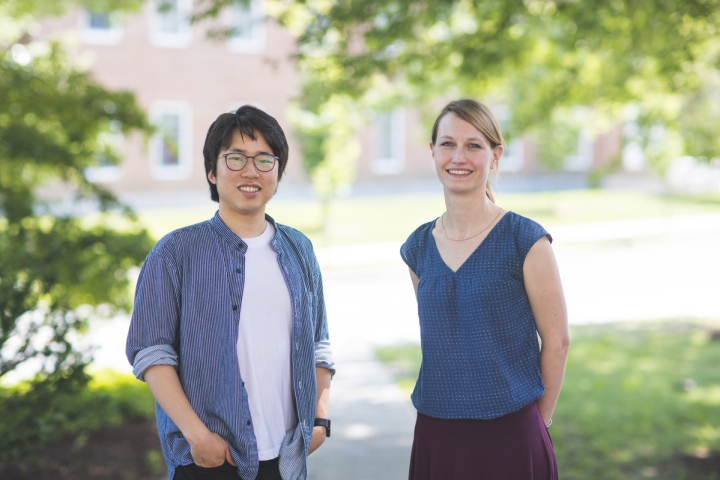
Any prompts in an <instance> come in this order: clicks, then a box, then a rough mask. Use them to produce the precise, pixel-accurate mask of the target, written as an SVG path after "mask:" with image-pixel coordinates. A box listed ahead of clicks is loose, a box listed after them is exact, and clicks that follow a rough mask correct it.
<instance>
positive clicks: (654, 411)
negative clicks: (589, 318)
mask: <svg viewBox="0 0 720 480" xmlns="http://www.w3.org/2000/svg"><path fill="white" fill-rule="evenodd" d="M572 335H573V344H572V346H571V349H570V355H569V358H568V366H567V373H566V376H565V384H564V386H563V391H562V394H561V397H560V401H559V404H558V407H557V410H556V412H555V416H554V419H553V426H552V427H551V433H552V436H553V441H554V445H555V451H556V455H557V460H558V466H559V469H560V474H561V478H563V479H588V480H590V479H592V480H602V479H607V480H611V479H612V480H615V479H619V478H623V479H643V478H658V479H678V480H679V479H693V480H705V479H720V367H719V366H720V334H718V333H715V335H712V334H711V332H710V331H709V330H708V329H707V328H704V327H701V326H698V325H692V324H687V323H681V322H677V323H676V322H661V323H656V324H648V323H640V324H614V325H602V326H582V327H574V328H572ZM376 353H377V357H378V358H379V359H380V360H381V361H382V362H384V363H385V364H387V365H388V366H390V368H391V369H393V370H394V371H395V373H396V376H397V378H398V381H399V383H400V385H401V386H403V387H404V388H405V389H407V390H408V392H409V391H410V390H411V389H412V386H413V384H414V379H415V377H416V375H417V369H418V368H419V362H420V358H421V356H420V349H419V346H417V345H405V346H400V347H383V348H379V349H377V351H376Z"/></svg>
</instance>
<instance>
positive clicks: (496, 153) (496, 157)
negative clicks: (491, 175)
mask: <svg viewBox="0 0 720 480" xmlns="http://www.w3.org/2000/svg"><path fill="white" fill-rule="evenodd" d="M504 151H505V148H504V147H503V146H502V145H498V146H497V147H495V148H493V161H492V164H491V166H490V168H493V167H497V164H498V163H500V157H502V154H503V152H504Z"/></svg>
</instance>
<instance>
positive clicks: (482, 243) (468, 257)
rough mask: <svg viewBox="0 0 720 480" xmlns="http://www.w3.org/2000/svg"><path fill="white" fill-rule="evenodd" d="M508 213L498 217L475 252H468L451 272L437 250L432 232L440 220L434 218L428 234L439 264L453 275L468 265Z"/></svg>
mask: <svg viewBox="0 0 720 480" xmlns="http://www.w3.org/2000/svg"><path fill="white" fill-rule="evenodd" d="M510 213H511V212H510V211H507V212H505V213H504V214H503V216H502V217H500V220H498V221H497V223H495V225H493V227H492V228H491V229H490V231H489V232H488V233H487V235H485V238H483V240H482V242H480V244H479V245H478V246H477V247H475V250H473V251H472V252H470V255H468V256H467V258H466V259H465V260H463V262H462V263H461V264H460V266H459V267H458V268H457V270H453V269H452V268H450V266H449V265H448V264H447V263H445V259H444V258H443V257H442V255H441V254H440V249H439V248H438V246H437V242H436V241H435V237H434V236H433V230H434V229H435V224H436V223H437V221H438V218H440V217H438V218H436V219H435V221H434V222H432V227H431V228H430V232H429V233H428V234H429V235H430V239H431V240H432V244H433V246H434V247H435V253H436V254H437V256H438V258H439V259H440V262H442V264H443V265H444V266H445V268H447V269H448V271H449V272H450V273H452V274H453V275H456V274H457V273H458V272H459V271H460V270H462V268H463V267H464V266H465V265H466V264H467V263H468V261H469V260H470V259H471V258H472V257H473V256H474V255H475V254H476V253H477V252H478V250H480V247H482V246H483V245H485V243H486V242H487V240H488V238H490V235H492V234H493V232H494V231H495V230H496V229H497V227H498V225H500V223H502V221H503V220H505V217H507V216H508V215H509V214H510Z"/></svg>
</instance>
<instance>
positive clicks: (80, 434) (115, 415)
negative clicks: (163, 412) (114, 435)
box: [0, 370, 155, 461]
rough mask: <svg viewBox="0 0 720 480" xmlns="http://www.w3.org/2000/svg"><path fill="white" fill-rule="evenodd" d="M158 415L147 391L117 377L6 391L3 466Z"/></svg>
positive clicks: (1, 421)
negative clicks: (50, 447)
mask: <svg viewBox="0 0 720 480" xmlns="http://www.w3.org/2000/svg"><path fill="white" fill-rule="evenodd" d="M154 411H155V404H154V400H153V397H152V394H151V393H150V391H149V389H148V388H147V385H145V384H144V383H141V382H139V381H137V380H136V379H135V378H134V377H133V376H132V375H125V374H119V373H115V372H111V371H101V372H98V373H97V374H95V375H94V376H93V377H88V376H87V375H86V374H85V373H84V372H83V371H82V370H80V371H77V370H76V371H72V372H70V373H69V374H68V375H65V376H63V377H61V378H41V379H40V378H39V379H35V380H33V381H30V382H26V383H23V384H19V385H16V386H14V387H12V388H4V389H0V412H3V413H2V415H0V461H10V460H19V459H22V458H24V457H27V456H28V455H30V454H32V453H34V452H37V451H38V450H39V449H41V448H42V447H45V446H48V445H51V444H53V443H56V442H58V441H60V440H62V439H65V438H68V437H73V438H74V441H75V442H76V443H78V444H81V443H83V442H84V441H85V439H86V438H87V434H88V433H89V432H91V431H93V430H98V429H101V428H104V427H112V426H117V425H120V424H121V423H123V422H125V421H128V420H132V419H136V418H149V417H152V416H153V415H154ZM79 446H81V445H79Z"/></svg>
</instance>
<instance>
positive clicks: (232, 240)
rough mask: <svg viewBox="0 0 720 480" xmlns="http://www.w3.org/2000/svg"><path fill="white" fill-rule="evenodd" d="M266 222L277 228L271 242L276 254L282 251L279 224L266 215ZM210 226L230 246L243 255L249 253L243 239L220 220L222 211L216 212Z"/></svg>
mask: <svg viewBox="0 0 720 480" xmlns="http://www.w3.org/2000/svg"><path fill="white" fill-rule="evenodd" d="M265 220H267V221H268V222H270V223H271V224H272V226H273V227H274V228H275V235H273V238H272V239H271V240H270V246H272V248H273V250H275V251H276V252H279V251H280V236H279V235H278V228H277V224H276V223H275V220H274V219H273V218H272V217H271V216H270V215H268V214H267V213H266V214H265ZM210 225H211V226H212V227H213V228H214V229H215V231H216V232H217V233H218V234H219V235H220V236H221V237H222V238H223V239H224V240H225V241H226V242H228V243H229V244H230V245H232V246H233V247H235V248H238V249H240V251H242V252H243V253H245V252H247V248H248V247H247V244H246V243H245V242H243V240H242V238H240V237H238V236H237V234H236V233H235V232H233V231H232V230H230V227H228V226H227V225H225V222H223V220H222V218H220V211H219V210H218V211H217V212H215V216H213V218H211V219H210Z"/></svg>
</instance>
